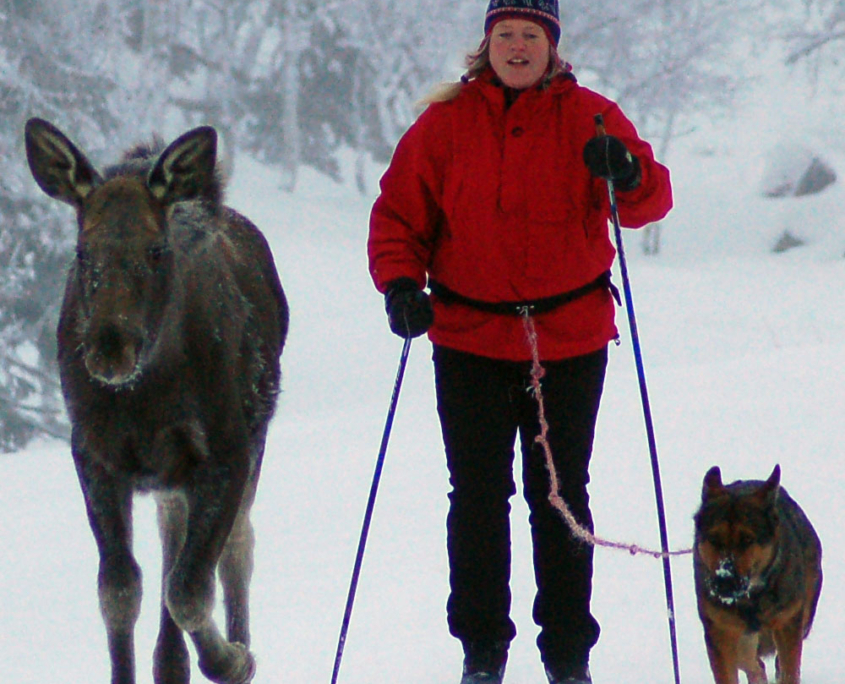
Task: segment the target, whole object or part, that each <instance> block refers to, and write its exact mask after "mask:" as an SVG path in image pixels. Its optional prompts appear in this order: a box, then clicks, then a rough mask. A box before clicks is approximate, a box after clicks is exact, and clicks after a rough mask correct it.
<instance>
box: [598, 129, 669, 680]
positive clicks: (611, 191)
mask: <svg viewBox="0 0 845 684" xmlns="http://www.w3.org/2000/svg"><path fill="white" fill-rule="evenodd" d="M594 121H595V123H596V134H597V135H599V136H603V135H607V131H606V130H605V127H604V117H602V115H601V114H596V115H595V117H594ZM607 192H608V195H609V197H610V217H611V220H612V221H613V232H614V235H615V237H616V251H617V253H618V254H619V270H620V272H621V273H622V287H623V289H624V291H625V306H626V308H627V311H628V325H629V327H630V330H631V341H632V344H633V347H634V360H635V362H636V365H637V377H638V379H639V383H640V396H641V398H642V404H643V415H644V417H645V427H646V435H647V437H648V450H649V454H650V455H651V473H652V478H653V480H654V495H655V498H656V500H657V523H658V527H659V529H660V548H661V550H662V552H663V553H662V558H663V583H664V585H665V587H666V608H667V610H668V612H669V639H670V641H671V646H672V664H673V666H674V669H675V684H680V682H681V673H680V666H679V664H678V639H677V634H676V630H675V599H674V597H673V592H672V567H671V565H670V562H669V535H668V534H667V532H666V511H665V509H664V506H663V487H662V485H661V484H660V464H659V462H658V460H657V442H656V440H655V438H654V424H653V422H652V419H651V405H650V403H649V400H648V389H647V388H646V383H645V369H644V367H643V355H642V349H641V348H640V335H639V332H638V330H637V317H636V315H635V314H634V299H633V295H632V294H631V282H630V279H629V278H628V264H627V262H626V260H625V249H624V247H623V245H622V229H621V228H620V226H619V208H618V207H617V205H616V190H615V188H614V187H613V179H611V178H608V179H607Z"/></svg>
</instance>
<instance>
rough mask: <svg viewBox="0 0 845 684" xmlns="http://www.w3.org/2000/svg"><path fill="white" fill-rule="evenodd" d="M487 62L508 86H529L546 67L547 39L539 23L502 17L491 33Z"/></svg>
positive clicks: (541, 75)
mask: <svg viewBox="0 0 845 684" xmlns="http://www.w3.org/2000/svg"><path fill="white" fill-rule="evenodd" d="M490 65H491V66H492V67H493V71H495V72H496V75H497V76H498V77H499V78H500V79H501V81H502V83H504V84H505V85H506V86H508V87H509V88H519V89H522V88H528V87H530V86H532V85H534V84H535V83H537V81H539V80H540V79H541V78H542V77H543V75H544V74H545V73H546V69H547V68H548V66H549V39H548V37H547V36H546V32H545V31H544V30H543V29H542V27H541V26H539V25H538V24H535V23H534V22H533V21H526V20H525V19H504V20H502V21H500V22H499V23H498V24H496V25H495V26H494V27H493V31H492V32H491V34H490Z"/></svg>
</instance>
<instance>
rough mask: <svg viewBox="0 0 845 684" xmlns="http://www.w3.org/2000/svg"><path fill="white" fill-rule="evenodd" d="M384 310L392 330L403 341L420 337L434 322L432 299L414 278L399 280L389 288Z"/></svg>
mask: <svg viewBox="0 0 845 684" xmlns="http://www.w3.org/2000/svg"><path fill="white" fill-rule="evenodd" d="M384 308H385V310H386V311H387V321H388V323H389V324H390V329H391V330H392V331H393V333H394V334H396V335H398V336H399V337H401V338H403V339H405V338H409V337H419V336H420V335H422V334H423V333H425V332H426V331H427V330H428V329H429V328H430V327H431V324H432V323H433V322H434V310H433V309H432V307H431V298H430V297H429V296H428V294H427V293H425V292H423V291H422V290H421V289H420V287H419V286H418V285H417V282H416V281H415V280H414V279H413V278H399V279H397V280H394V281H393V282H392V283H390V284H389V285H388V286H387V293H386V294H385V296H384Z"/></svg>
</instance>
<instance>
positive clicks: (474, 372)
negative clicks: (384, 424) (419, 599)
mask: <svg viewBox="0 0 845 684" xmlns="http://www.w3.org/2000/svg"><path fill="white" fill-rule="evenodd" d="M433 358H434V369H435V381H436V391H437V410H438V414H439V416H440V423H441V428H442V431H443V440H444V444H445V447H446V458H447V464H448V468H449V477H450V484H451V487H452V490H451V492H450V494H449V500H450V507H449V513H448V518H447V535H448V536H447V547H448V554H449V566H450V588H451V593H450V596H449V600H448V604H447V616H448V623H449V629H450V632H451V633H452V635H453V636H455V637H457V638H458V639H460V640H461V642H462V643H463V645H464V648H465V649H467V648H478V647H479V646H482V647H483V645H484V644H493V643H495V642H506V643H509V642H510V641H511V640H512V639H513V638H514V636H515V635H516V628H515V626H514V623H513V621H512V620H511V619H510V615H509V613H510V604H511V592H510V569H511V541H510V503H509V499H510V497H511V496H513V494H515V492H516V487H515V484H514V477H513V459H514V445H515V442H516V436H517V434H519V438H520V443H521V445H522V472H523V494H524V496H525V499H526V502H527V503H528V506H529V510H530V515H529V523H530V526H531V535H532V541H533V548H534V574H535V579H536V583H537V594H536V598H535V601H534V613H533V615H534V621H535V622H536V623H537V625H538V626H539V627H540V628H541V631H540V635H539V637H538V639H537V644H538V647H539V650H540V654H541V657H542V659H543V662H544V663H545V664H546V667H547V668H548V669H549V670H550V671H553V672H565V671H567V670H569V669H576V668H578V667H579V666H582V665H586V664H587V661H588V659H589V652H590V649H591V648H592V646H593V645H594V644H595V643H596V641H597V640H598V637H599V625H598V623H597V622H596V620H595V619H594V617H593V616H592V614H591V612H590V596H591V592H592V574H593V549H592V547H591V546H589V545H587V544H585V543H583V542H580V541H578V540H576V539H575V538H574V537H573V536H572V534H571V533H570V531H569V528H568V526H567V525H566V523H565V521H564V520H563V518H562V517H561V516H560V514H559V512H557V511H556V510H555V509H554V507H553V506H552V505H551V504H550V503H549V501H548V495H549V475H548V471H547V468H546V462H545V454H544V452H543V449H542V446H541V445H540V444H537V443H536V441H535V437H537V435H539V432H540V426H539V418H538V411H537V409H538V406H537V402H536V400H535V398H534V395H533V393H532V392H531V391H530V387H531V364H530V363H528V362H512V361H502V360H497V359H490V358H485V357H480V356H476V355H473V354H467V353H464V352H459V351H455V350H452V349H448V348H445V347H441V346H436V345H435V347H434V355H433ZM606 366H607V348H606V347H604V348H602V349H600V350H599V351H596V352H593V353H591V354H587V355H584V356H579V357H575V358H571V359H564V360H562V361H551V362H544V363H543V367H544V369H545V376H544V377H543V379H542V381H541V382H542V384H541V387H542V392H543V398H544V404H545V415H546V420H547V421H548V423H549V433H548V440H549V444H550V446H551V450H552V454H553V458H554V463H555V468H556V470H557V473H558V479H559V481H560V494H561V496H562V497H563V499H564V500H565V501H566V502H567V504H568V505H569V507H570V509H571V511H572V513H573V514H574V515H575V517H576V519H577V520H578V521H579V522H581V523H582V524H583V525H585V526H586V527H588V528H589V529H591V530H592V516H591V514H590V508H589V496H588V494H587V483H588V482H589V479H590V478H589V473H588V466H589V462H590V454H591V451H592V444H593V435H594V432H595V423H596V416H597V413H598V408H599V402H600V398H601V393H602V388H603V386H604V376H605V369H606Z"/></svg>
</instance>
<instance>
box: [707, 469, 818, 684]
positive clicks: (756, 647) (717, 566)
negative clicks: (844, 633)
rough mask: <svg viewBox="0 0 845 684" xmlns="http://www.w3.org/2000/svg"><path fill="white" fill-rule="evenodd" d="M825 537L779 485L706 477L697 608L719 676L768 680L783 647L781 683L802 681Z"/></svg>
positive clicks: (756, 683)
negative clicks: (766, 660)
mask: <svg viewBox="0 0 845 684" xmlns="http://www.w3.org/2000/svg"><path fill="white" fill-rule="evenodd" d="M821 557H822V550H821V543H820V541H819V538H818V536H817V534H816V532H815V530H814V529H813V526H812V525H811V524H810V521H809V520H808V519H807V516H806V515H805V514H804V512H803V511H802V510H801V508H800V507H799V506H798V504H797V503H795V501H793V499H792V498H791V497H790V496H789V495H788V494H787V492H786V491H785V490H784V489H783V488H782V487H781V486H780V467H779V466H775V469H774V471H773V472H772V474H771V476H770V477H769V479H768V480H766V481H765V482H763V481H757V480H740V481H737V482H734V483H732V484H729V485H724V484H722V476H721V472H720V471H719V468H718V467H714V468H711V469H710V471H709V472H708V473H707V475H706V476H705V478H704V487H703V490H702V501H701V508H700V509H699V511H698V512H697V513H696V515H695V548H694V556H693V558H694V560H693V566H694V571H695V590H696V596H697V599H698V613H699V617H700V618H701V622H702V623H703V625H704V639H705V642H706V645H707V654H708V656H709V658H710V666H711V669H712V670H713V677H714V678H715V681H716V684H737V683H738V682H739V671H740V670H742V671H743V672H745V674H746V676H747V677H748V682H749V684H766V682H767V678H766V673H765V667H764V665H763V661H762V658H763V657H766V656H770V655H775V654H776V655H777V660H776V663H777V664H776V669H777V682H778V684H799V682H800V679H801V653H802V647H803V641H804V639H805V638H806V637H807V635H808V634H809V632H810V628H811V627H812V624H813V617H814V615H815V612H816V606H817V604H818V600H819V594H820V592H821V585H822V568H821Z"/></svg>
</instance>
